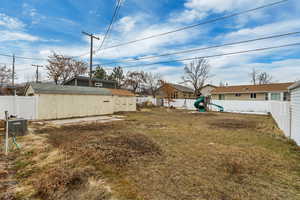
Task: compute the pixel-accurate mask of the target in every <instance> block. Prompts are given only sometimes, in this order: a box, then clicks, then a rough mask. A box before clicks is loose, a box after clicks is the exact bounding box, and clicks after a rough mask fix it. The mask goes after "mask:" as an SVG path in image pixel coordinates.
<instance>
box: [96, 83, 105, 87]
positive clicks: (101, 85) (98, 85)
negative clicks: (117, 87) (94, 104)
mask: <svg viewBox="0 0 300 200" xmlns="http://www.w3.org/2000/svg"><path fill="white" fill-rule="evenodd" d="M95 87H103V83H101V82H96V83H95Z"/></svg>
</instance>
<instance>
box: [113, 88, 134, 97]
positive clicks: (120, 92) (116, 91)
mask: <svg viewBox="0 0 300 200" xmlns="http://www.w3.org/2000/svg"><path fill="white" fill-rule="evenodd" d="M107 89H108V90H109V91H110V92H111V93H112V95H116V96H131V97H133V96H135V95H134V94H133V93H132V92H130V91H128V90H122V89H111V88H107Z"/></svg>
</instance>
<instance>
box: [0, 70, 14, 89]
mask: <svg viewBox="0 0 300 200" xmlns="http://www.w3.org/2000/svg"><path fill="white" fill-rule="evenodd" d="M11 77H12V72H11V69H9V68H8V67H6V65H4V66H2V67H0V87H3V86H4V85H5V84H9V83H10V79H11Z"/></svg>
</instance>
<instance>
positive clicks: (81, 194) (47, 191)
mask: <svg viewBox="0 0 300 200" xmlns="http://www.w3.org/2000/svg"><path fill="white" fill-rule="evenodd" d="M94 170H95V169H93V168H91V167H85V168H77V169H72V168H65V167H62V168H54V169H49V170H47V171H45V172H44V175H43V176H41V177H40V178H39V179H37V180H36V181H35V182H34V187H35V188H36V191H37V193H36V196H37V197H40V198H42V199H64V200H66V199H70V200H71V199H72V200H73V199H74V200H75V199H82V200H83V199H91V200H106V199H108V198H109V197H110V192H109V191H107V189H106V188H105V187H104V186H103V184H97V185H94V186H92V187H91V185H90V183H89V182H90V181H89V178H88V177H90V176H91V175H92V172H93V171H94ZM44 180H47V181H44Z"/></svg>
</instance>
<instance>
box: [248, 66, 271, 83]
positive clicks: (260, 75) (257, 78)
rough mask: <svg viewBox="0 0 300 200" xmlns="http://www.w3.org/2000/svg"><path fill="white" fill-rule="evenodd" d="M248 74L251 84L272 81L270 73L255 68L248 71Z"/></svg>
mask: <svg viewBox="0 0 300 200" xmlns="http://www.w3.org/2000/svg"><path fill="white" fill-rule="evenodd" d="M249 76H250V78H251V82H252V83H253V85H256V84H259V85H261V84H268V83H271V81H272V76H271V75H270V74H268V73H267V72H259V71H258V70H256V69H255V68H253V69H252V72H250V73H249Z"/></svg>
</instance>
